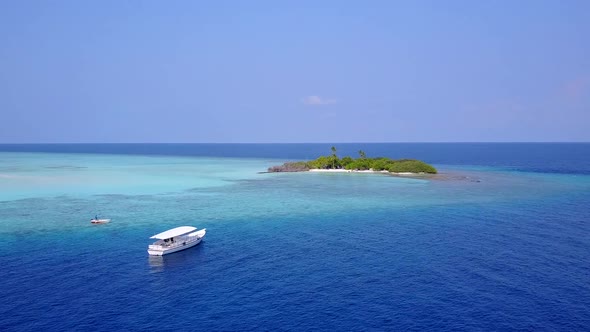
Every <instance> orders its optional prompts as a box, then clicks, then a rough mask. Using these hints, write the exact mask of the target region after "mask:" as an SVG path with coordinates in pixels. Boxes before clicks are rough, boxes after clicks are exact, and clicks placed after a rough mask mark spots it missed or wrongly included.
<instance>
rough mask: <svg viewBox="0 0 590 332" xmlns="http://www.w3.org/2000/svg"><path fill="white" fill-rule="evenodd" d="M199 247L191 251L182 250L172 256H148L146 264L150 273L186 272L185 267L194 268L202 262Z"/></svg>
mask: <svg viewBox="0 0 590 332" xmlns="http://www.w3.org/2000/svg"><path fill="white" fill-rule="evenodd" d="M200 252H201V250H200V247H197V248H193V249H191V250H184V251H180V252H177V253H174V255H164V256H152V255H148V263H149V265H150V272H151V273H159V272H164V270H176V269H183V270H186V269H187V267H194V266H196V264H199V263H200V261H202V257H199V256H201V255H200Z"/></svg>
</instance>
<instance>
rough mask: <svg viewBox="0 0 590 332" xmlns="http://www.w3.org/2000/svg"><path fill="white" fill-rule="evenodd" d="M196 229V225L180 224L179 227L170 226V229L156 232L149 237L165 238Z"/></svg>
mask: <svg viewBox="0 0 590 332" xmlns="http://www.w3.org/2000/svg"><path fill="white" fill-rule="evenodd" d="M196 229H197V228H196V227H192V226H180V227H176V228H172V229H169V230H167V231H165V232H162V233H159V234H156V235H154V236H152V237H150V239H160V240H165V239H169V238H172V237H175V236H179V235H183V234H186V233H190V232H192V231H194V230H196Z"/></svg>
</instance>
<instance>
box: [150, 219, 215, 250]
mask: <svg viewBox="0 0 590 332" xmlns="http://www.w3.org/2000/svg"><path fill="white" fill-rule="evenodd" d="M206 232H207V229H205V228H203V229H201V230H198V231H197V228H196V227H192V226H180V227H176V228H173V229H169V230H167V231H165V232H162V233H160V234H156V235H154V236H152V237H150V239H158V241H156V242H154V243H153V244H151V245H150V246H149V247H148V254H150V255H153V256H163V255H167V254H171V253H173V252H177V251H181V250H184V249H188V248H190V247H194V246H196V245H197V244H199V243H201V240H202V239H203V237H205V233H206Z"/></svg>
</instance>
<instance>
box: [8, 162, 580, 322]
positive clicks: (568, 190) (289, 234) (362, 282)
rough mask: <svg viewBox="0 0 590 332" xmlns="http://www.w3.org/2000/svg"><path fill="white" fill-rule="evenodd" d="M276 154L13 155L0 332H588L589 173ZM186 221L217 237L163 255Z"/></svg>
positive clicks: (10, 170)
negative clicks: (159, 236) (380, 166)
mask: <svg viewBox="0 0 590 332" xmlns="http://www.w3.org/2000/svg"><path fill="white" fill-rule="evenodd" d="M279 162H282V161H281V160H278V159H272V158H269V159H250V158H221V157H215V158H213V157H163V156H150V157H146V156H126V155H92V154H36V153H0V239H2V241H0V252H1V254H0V263H1V264H2V266H3V267H4V276H3V280H4V281H5V283H4V285H5V287H3V290H2V291H0V295H1V296H2V298H3V299H5V301H4V302H3V304H2V305H1V306H0V309H2V310H0V311H1V312H4V313H7V315H3V316H2V318H0V327H4V328H11V329H15V330H37V329H59V330H71V329H81V330H86V329H97V330H107V329H142V330H143V329H152V328H158V327H159V326H161V324H165V326H166V327H168V328H170V329H173V328H175V329H182V328H183V326H186V324H191V323H199V324H200V327H201V328H203V329H216V330H244V329H265V330H266V329H296V330H307V329H314V328H317V329H330V330H333V329H338V330H342V329H343V330H358V329H371V328H374V329H483V330H487V329H491V330H498V329H502V330H504V329H549V330H584V329H585V328H587V327H588V325H587V324H588V319H589V318H590V315H589V314H588V311H587V308H588V307H589V306H590V287H589V286H588V285H589V284H590V278H589V276H590V270H589V266H590V264H588V263H589V261H588V252H590V243H589V241H588V238H589V237H588V236H589V235H590V225H589V223H588V220H590V219H589V218H590V212H589V211H588V206H590V176H588V175H580V174H551V173H528V172H517V171H510V170H506V169H501V168H490V167H467V166H461V167H458V166H452V165H450V166H441V167H440V170H441V171H442V172H441V173H442V175H441V176H440V177H439V178H438V179H434V180H428V179H426V180H425V179H410V178H399V177H392V176H385V175H378V174H316V173H289V174H259V172H260V171H264V170H265V169H266V168H267V167H268V166H270V165H273V164H276V163H279ZM96 213H98V214H100V215H101V216H102V217H106V218H111V219H112V223H110V224H107V225H91V224H90V223H89V219H90V218H91V217H93V216H94V215H95V214H96ZM179 225H194V226H196V227H198V228H207V229H208V234H207V237H206V239H205V241H204V242H203V243H202V244H201V245H199V247H197V248H193V249H190V250H187V251H185V252H182V253H178V254H175V255H172V256H168V257H164V258H149V257H148V256H147V253H146V247H147V245H148V244H149V243H150V240H149V239H148V238H149V236H151V235H153V234H155V233H158V232H161V231H163V230H166V229H168V228H172V227H175V226H179Z"/></svg>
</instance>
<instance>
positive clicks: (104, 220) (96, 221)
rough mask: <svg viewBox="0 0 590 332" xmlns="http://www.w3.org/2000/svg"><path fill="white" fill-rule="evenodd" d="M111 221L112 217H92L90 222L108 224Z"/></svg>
mask: <svg viewBox="0 0 590 332" xmlns="http://www.w3.org/2000/svg"><path fill="white" fill-rule="evenodd" d="M109 222H111V219H97V218H94V219H90V223H92V224H108V223H109Z"/></svg>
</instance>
